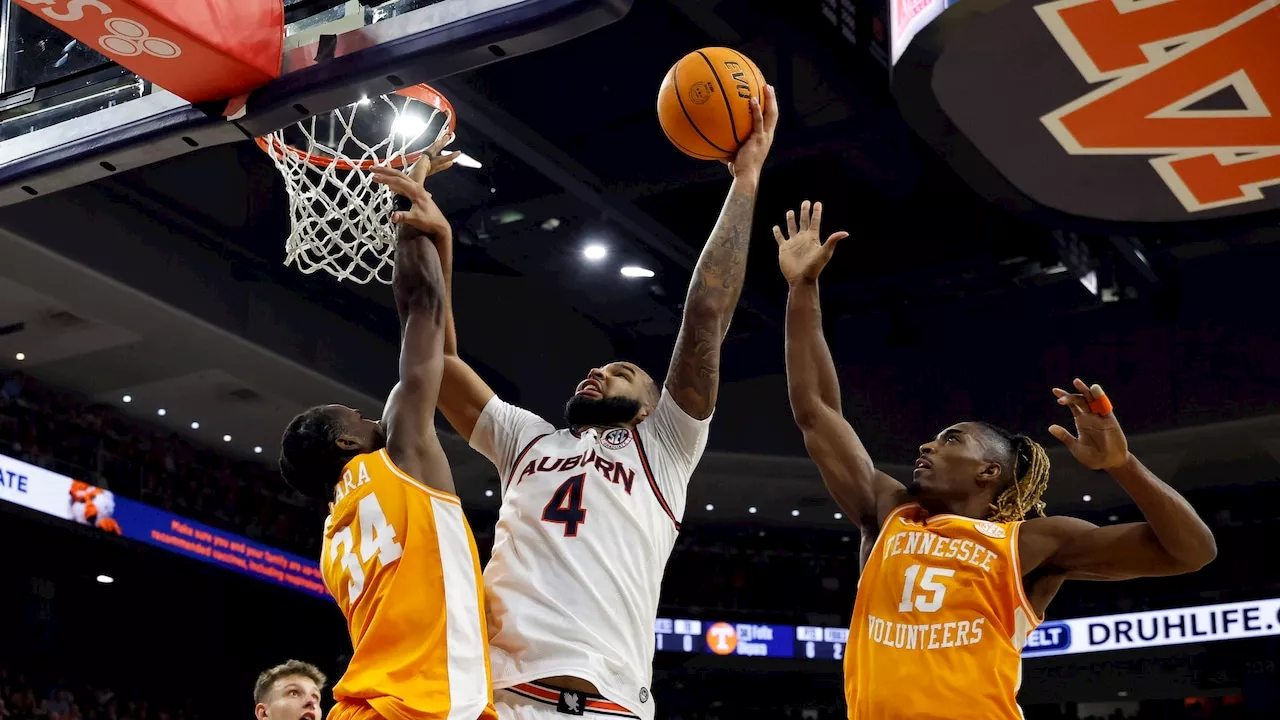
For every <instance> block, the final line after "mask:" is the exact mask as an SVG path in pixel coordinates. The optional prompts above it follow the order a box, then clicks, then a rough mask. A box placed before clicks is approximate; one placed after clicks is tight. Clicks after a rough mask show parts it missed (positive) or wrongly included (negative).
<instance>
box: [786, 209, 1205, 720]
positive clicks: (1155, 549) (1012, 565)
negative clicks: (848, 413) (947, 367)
mask: <svg viewBox="0 0 1280 720" xmlns="http://www.w3.org/2000/svg"><path fill="white" fill-rule="evenodd" d="M821 222H822V206H821V204H817V205H814V206H813V207H812V209H811V208H810V205H809V202H808V201H805V202H804V204H803V205H801V207H800V215H799V217H798V218H797V217H796V215H795V213H790V212H789V213H787V232H786V235H785V236H784V234H783V232H782V230H781V229H780V228H778V227H775V228H774V229H773V233H774V237H775V239H776V240H777V241H778V249H779V253H778V261H779V265H780V266H781V269H782V274H783V276H785V277H786V279H787V283H788V285H789V286H790V294H789V296H788V298H787V323H786V358H787V386H788V390H789V393H790V398H791V407H792V410H793V412H794V414H795V419H796V423H797V424H798V425H799V426H800V429H801V430H802V431H803V433H804V441H805V447H806V448H807V449H808V451H809V456H810V457H812V458H813V460H814V462H815V463H816V464H817V465H818V469H819V471H820V472H821V474H822V479H823V481H824V482H825V483H826V485H827V489H828V490H829V491H830V492H831V495H832V497H834V498H835V500H836V502H837V503H838V504H839V505H840V509H841V510H843V511H844V513H845V515H847V516H848V517H849V519H850V520H852V521H853V522H854V524H855V525H857V526H858V527H859V528H860V529H861V530H862V547H861V557H860V561H861V566H862V574H861V576H860V577H859V579H858V595H857V599H856V601H855V603H854V608H853V621H852V623H851V625H850V630H849V648H848V650H847V652H846V655H845V667H844V671H845V697H846V700H847V701H848V705H849V717H850V718H857V719H858V720H866V719H875V720H881V719H885V720H887V719H889V718H904V719H905V718H911V719H912V720H924V719H926V718H948V719H953V720H964V719H967V718H973V719H974V720H978V719H979V718H980V719H982V720H990V719H992V718H1020V717H1021V716H1022V713H1021V711H1020V710H1019V709H1018V706H1017V699H1016V696H1017V691H1018V687H1019V685H1020V683H1021V679H1022V664H1021V651H1022V647H1023V645H1024V643H1025V642H1026V639H1027V635H1028V634H1029V633H1030V632H1031V630H1033V629H1034V628H1035V627H1036V625H1038V624H1039V623H1040V622H1041V620H1042V619H1043V618H1044V612H1045V608H1046V607H1047V606H1048V605H1049V601H1050V600H1052V599H1053V596H1054V595H1055V594H1056V593H1057V592H1058V589H1059V588H1060V587H1061V586H1062V583H1063V581H1065V580H1068V579H1076V580H1123V579H1127V578H1137V577H1154V576H1165V575H1178V574H1182V573H1188V572H1192V571H1195V570H1198V569H1199V568H1201V567H1203V566H1204V565H1205V564H1207V563H1208V562H1209V561H1211V560H1212V559H1213V558H1214V557H1215V555H1216V554H1217V548H1216V545H1215V543H1214V540H1213V535H1212V533H1211V532H1210V531H1209V528H1208V527H1207V526H1206V525H1205V524H1204V522H1202V521H1201V520H1200V518H1199V517H1198V516H1197V515H1196V512H1195V510H1194V509H1193V508H1192V507H1191V505H1190V504H1188V503H1187V501H1186V500H1185V499H1183V497H1182V496H1181V495H1179V494H1178V493H1177V491H1175V490H1174V489H1173V488H1171V487H1169V486H1168V485H1166V484H1165V483H1163V482H1161V481H1160V479H1159V478H1157V477H1156V476H1155V475H1153V474H1152V473H1151V471H1149V470H1147V469H1146V468H1145V467H1143V465H1142V463H1140V462H1138V460H1137V458H1135V457H1134V456H1133V455H1131V454H1130V453H1129V449H1128V442H1127V441H1126V439H1125V436H1124V432H1123V431H1121V429H1120V424H1119V422H1117V420H1116V416H1115V414H1114V413H1112V408H1111V401H1110V400H1108V399H1107V396H1106V394H1105V393H1104V392H1103V391H1102V388H1101V387H1099V386H1098V385H1093V386H1089V385H1086V384H1085V383H1084V382H1082V381H1080V380H1079V379H1077V380H1076V381H1075V390H1076V392H1067V391H1066V390H1062V389H1059V388H1054V389H1053V394H1054V395H1055V396H1056V397H1057V399H1058V400H1057V401H1058V404H1059V405H1062V406H1064V407H1066V408H1067V409H1069V410H1070V411H1071V414H1072V415H1073V416H1074V418H1075V425H1076V434H1075V435H1072V434H1071V433H1070V432H1069V431H1068V430H1066V429H1065V428H1063V427H1061V426H1059V425H1054V426H1052V427H1050V428H1049V433H1050V434H1051V435H1053V436H1054V437H1056V438H1057V439H1058V440H1059V441H1061V442H1062V443H1063V444H1064V445H1066V447H1067V450H1068V451H1069V452H1070V453H1071V454H1072V455H1073V456H1074V457H1075V458H1076V460H1078V461H1080V463H1081V464H1082V465H1084V466H1085V467H1087V468H1089V469H1091V470H1105V471H1107V472H1108V473H1109V474H1110V475H1111V476H1112V477H1113V478H1115V480H1116V481H1117V482H1119V483H1120V485H1121V487H1123V488H1124V489H1125V491H1126V492H1128V493H1129V496H1130V497H1131V498H1132V499H1133V501H1134V503H1135V504H1136V505H1137V506H1138V509H1139V510H1141V511H1142V514H1143V516H1144V518H1145V520H1146V521H1145V522H1139V523H1126V524H1120V525H1111V526H1108V527H1098V526H1096V525H1094V524H1093V523H1090V522H1086V521H1084V520H1079V519H1076V518H1071V517H1064V516H1054V517H1044V516H1043V514H1044V502H1043V501H1041V499H1040V498H1041V495H1042V494H1043V493H1044V490H1045V487H1046V486H1047V484H1048V481H1049V458H1048V456H1047V455H1046V454H1045V451H1044V448H1042V447H1040V445H1039V444H1038V443H1036V442H1035V441H1034V440H1032V439H1031V438H1029V437H1027V436H1025V435H1013V434H1011V433H1009V432H1008V431H1005V430H1002V429H1000V428H998V427H995V426H994V425H990V424H988V423H984V422H961V423H957V424H955V425H952V426H951V427H949V428H947V429H945V430H943V431H942V432H940V433H938V435H937V436H936V437H934V438H932V439H930V440H929V441H928V442H926V443H924V444H923V445H921V446H920V456H919V457H918V458H917V460H916V463H915V469H914V470H913V472H912V481H911V484H910V485H909V486H904V485H903V484H902V483H901V482H899V481H897V480H895V479H894V478H892V477H889V476H888V475H886V474H885V473H883V472H880V471H879V470H877V469H876V467H875V465H874V463H873V462H872V460H871V456H870V455H869V454H868V453H867V450H866V448H865V447H863V445H862V443H861V441H859V440H858V436H857V434H856V433H855V432H854V431H853V428H852V427H851V426H850V425H849V423H848V421H846V420H845V419H844V416H843V414H842V413H841V409H840V384H839V379H838V377H837V375H836V368H835V363H834V362H833V361H832V359H831V351H830V350H829V349H828V347H827V344H826V341H825V340H824V339H823V336H822V317H821V311H820V309H819V304H818V275H819V274H820V273H821V272H822V269H823V268H824V267H826V264H827V261H828V260H830V259H831V255H832V253H833V252H834V250H835V246H836V243H838V242H839V241H840V240H841V239H843V238H844V237H847V236H848V233H845V232H839V233H835V234H833V235H832V236H831V237H830V238H828V239H827V241H826V242H825V243H823V242H822V240H821V235H820V226H821ZM1032 511H1035V512H1036V513H1037V514H1038V515H1040V517H1035V518H1032V519H1029V520H1026V519H1025V518H1026V516H1027V515H1028V513H1030V512H1032Z"/></svg>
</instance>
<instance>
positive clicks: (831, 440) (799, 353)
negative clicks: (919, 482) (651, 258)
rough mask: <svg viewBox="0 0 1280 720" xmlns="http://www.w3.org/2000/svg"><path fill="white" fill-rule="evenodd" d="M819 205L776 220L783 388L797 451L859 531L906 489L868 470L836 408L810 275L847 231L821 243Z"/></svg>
mask: <svg viewBox="0 0 1280 720" xmlns="http://www.w3.org/2000/svg"><path fill="white" fill-rule="evenodd" d="M821 225H822V204H821V203H817V204H815V205H813V206H812V207H810V205H809V201H808V200H806V201H804V204H802V205H801V206H800V216H799V218H797V217H796V214H795V213H794V212H788V213H787V234H786V235H785V236H784V235H783V232H782V229H781V228H779V227H777V226H776V225H775V226H774V228H773V236H774V239H775V240H777V241H778V265H779V267H780V268H781V270H782V274H783V276H784V277H785V278H786V280H787V285H788V286H789V288H790V289H789V291H788V294H787V329H786V356H787V394H788V397H789V398H790V400H791V412H792V413H793V414H794V416H795V420H796V424H797V425H799V426H800V430H801V432H802V433H803V434H804V444H805V449H806V450H808V452H809V457H811V458H813V461H814V463H816V464H817V466H818V471H819V472H820V473H821V474H822V480H823V482H824V483H825V484H826V486H827V490H828V492H830V493H831V496H832V497H833V498H835V501H836V503H837V504H838V505H839V506H840V509H841V510H842V511H843V512H844V514H845V515H846V516H848V517H849V519H850V520H852V521H853V522H854V524H855V525H857V526H858V527H860V528H862V529H863V530H864V531H873V530H875V529H878V528H879V526H880V521H881V520H882V519H883V518H884V516H885V515H886V514H887V513H888V512H889V511H890V510H892V509H893V508H894V507H895V506H897V505H899V504H901V503H902V502H904V501H905V500H906V488H904V487H903V486H902V483H900V482H898V481H897V480H894V479H893V478H891V477H889V476H888V475H886V474H885V473H883V472H880V471H879V470H877V469H876V467H875V464H874V463H872V461H871V456H870V455H869V454H868V453H867V449H866V448H865V447H863V446H862V441H861V440H859V439H858V435H857V433H855V432H854V431H853V427H852V426H851V425H850V424H849V423H848V421H846V420H845V418H844V414H843V413H842V411H841V408H840V381H839V379H838V377H837V376H836V365H835V361H833V360H832V358H831V349H830V348H828V347H827V341H826V338H824V337H823V335H822V309H821V306H820V304H819V296H818V275H819V274H821V273H822V269H823V268H824V267H826V265H827V262H828V261H829V260H830V259H831V254H832V253H833V252H834V251H835V247H836V243H838V242H840V240H842V239H844V238H845V237H848V235H849V233H846V232H843V231H841V232H837V233H833V234H832V235H831V237H829V238H827V241H826V242H825V243H824V242H823V241H822V237H821V235H820V234H819V233H820V231H821Z"/></svg>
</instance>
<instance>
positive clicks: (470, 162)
mask: <svg viewBox="0 0 1280 720" xmlns="http://www.w3.org/2000/svg"><path fill="white" fill-rule="evenodd" d="M453 162H454V164H456V165H461V166H462V167H464V168H482V167H484V165H482V164H481V163H480V161H479V160H477V159H475V158H473V157H471V156H470V155H468V154H466V153H464V152H460V153H458V159H457V160H454V161H453Z"/></svg>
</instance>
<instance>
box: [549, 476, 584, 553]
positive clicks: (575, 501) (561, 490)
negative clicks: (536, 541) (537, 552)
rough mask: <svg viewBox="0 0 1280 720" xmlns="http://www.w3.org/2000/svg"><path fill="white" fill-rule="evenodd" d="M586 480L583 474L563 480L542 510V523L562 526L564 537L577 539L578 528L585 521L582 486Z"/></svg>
mask: <svg viewBox="0 0 1280 720" xmlns="http://www.w3.org/2000/svg"><path fill="white" fill-rule="evenodd" d="M586 479H587V475H586V473H583V474H581V475H574V476H573V477H571V478H569V479H568V480H565V481H564V483H563V484H562V485H560V487H558V488H556V491H555V492H554V493H552V494H551V500H550V501H548V502H547V506H546V507H545V508H543V509H542V521H543V522H549V523H557V524H560V525H564V536H565V537H577V536H578V526H579V525H581V524H582V523H584V522H586V521H587V511H586V510H584V509H582V485H583V483H584V482H585V481H586Z"/></svg>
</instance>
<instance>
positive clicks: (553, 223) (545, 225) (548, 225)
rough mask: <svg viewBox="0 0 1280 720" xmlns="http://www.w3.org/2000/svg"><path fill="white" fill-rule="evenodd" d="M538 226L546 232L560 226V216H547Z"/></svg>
mask: <svg viewBox="0 0 1280 720" xmlns="http://www.w3.org/2000/svg"><path fill="white" fill-rule="evenodd" d="M540 227H541V228H542V229H543V230H546V231H547V232H551V231H552V230H555V229H556V228H558V227H560V218H547V219H546V220H544V221H542V225H541V226H540Z"/></svg>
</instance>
